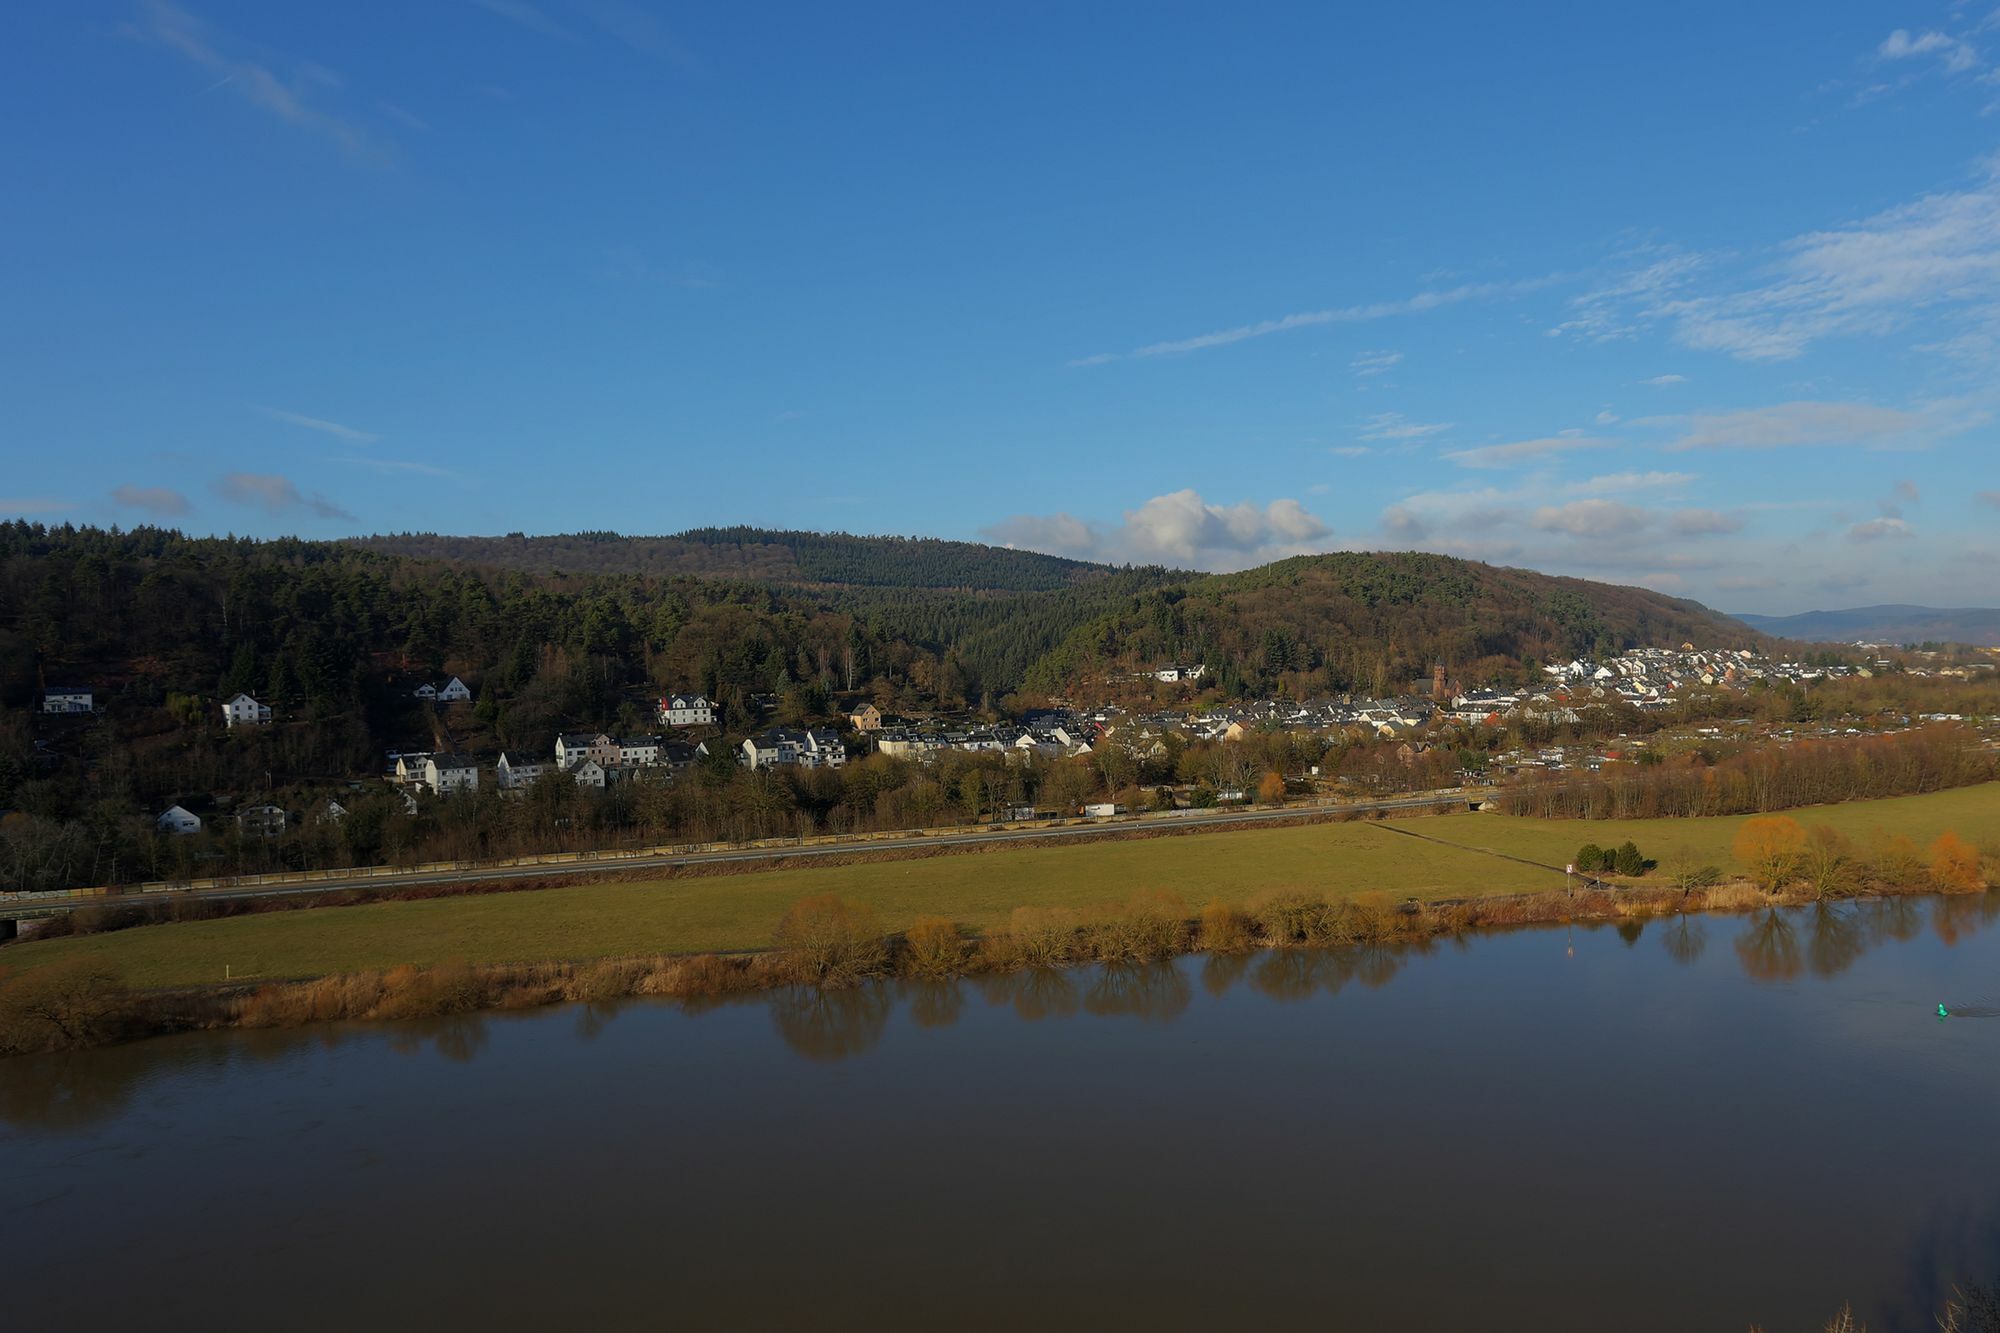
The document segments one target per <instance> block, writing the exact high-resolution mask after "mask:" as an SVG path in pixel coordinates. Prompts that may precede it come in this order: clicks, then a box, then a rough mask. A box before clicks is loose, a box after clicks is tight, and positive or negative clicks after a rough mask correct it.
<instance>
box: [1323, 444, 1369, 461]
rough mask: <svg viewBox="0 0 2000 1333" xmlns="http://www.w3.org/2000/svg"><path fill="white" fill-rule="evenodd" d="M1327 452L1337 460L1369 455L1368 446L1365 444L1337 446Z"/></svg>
mask: <svg viewBox="0 0 2000 1333" xmlns="http://www.w3.org/2000/svg"><path fill="white" fill-rule="evenodd" d="M1327 452H1328V453H1330V454H1332V455H1333V456H1334V457H1335V458H1362V457H1365V456H1366V455H1367V453H1368V446H1367V445H1365V444H1337V445H1335V446H1333V448H1331V449H1329V450H1327Z"/></svg>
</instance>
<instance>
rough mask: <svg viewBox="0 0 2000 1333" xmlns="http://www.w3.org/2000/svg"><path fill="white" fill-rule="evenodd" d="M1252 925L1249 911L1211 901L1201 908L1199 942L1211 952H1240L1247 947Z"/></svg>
mask: <svg viewBox="0 0 2000 1333" xmlns="http://www.w3.org/2000/svg"><path fill="white" fill-rule="evenodd" d="M1253 927H1254V923H1253V922H1252V921H1251V920H1250V915H1249V913H1247V912H1245V911H1244V910H1243V909H1242V908H1240V907H1231V906H1230V905H1229V904H1227V903H1223V902H1212V903H1210V904H1209V905H1208V906H1206V907H1204V908H1202V909H1201V944H1202V947H1203V948H1204V949H1207V950H1209V951H1210V952H1211V953H1240V952H1242V951H1243V950H1245V949H1247V948H1249V947H1250V932H1251V930H1252V929H1253Z"/></svg>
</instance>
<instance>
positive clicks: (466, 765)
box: [424, 754, 479, 796]
mask: <svg viewBox="0 0 2000 1333" xmlns="http://www.w3.org/2000/svg"><path fill="white" fill-rule="evenodd" d="M424 785H425V786H426V787H429V788H430V789H431V790H432V791H434V792H436V793H437V794H438V795H440V796H446V795H449V794H450V793H452V792H455V791H478V790H479V761H478V760H477V759H473V758H471V757H470V756H467V755H462V754H434V755H431V756H430V757H428V758H427V759H425V760H424Z"/></svg>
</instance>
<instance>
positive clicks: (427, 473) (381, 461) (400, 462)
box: [326, 458, 464, 481]
mask: <svg viewBox="0 0 2000 1333" xmlns="http://www.w3.org/2000/svg"><path fill="white" fill-rule="evenodd" d="M326 461H327V462H329V463H347V464H351V465H353V466H355V467H365V468H373V469H374V470H375V471H377V472H409V473H414V474H416V475H417V476H421V477H449V478H451V479H452V480H453V481H463V480H464V478H463V477H462V476H461V475H460V474H459V473H456V472H453V471H452V470H451V469H450V468H446V467H439V466H438V465H437V464H435V463H423V462H418V461H416V460H414V459H408V458H329V459H327V460H326Z"/></svg>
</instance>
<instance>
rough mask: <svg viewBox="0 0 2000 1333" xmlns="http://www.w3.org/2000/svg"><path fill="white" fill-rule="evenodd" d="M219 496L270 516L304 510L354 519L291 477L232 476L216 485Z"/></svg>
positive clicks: (230, 474)
mask: <svg viewBox="0 0 2000 1333" xmlns="http://www.w3.org/2000/svg"><path fill="white" fill-rule="evenodd" d="M215 493H216V494H217V495H219V496H221V497H222V498H223V499H225V500H227V501H229V502H230V503H231V504H241V505H255V506H256V507H258V508H259V509H262V510H264V511H265V512H266V513H270V514H283V513H289V512H291V511H293V510H298V509H303V510H305V511H307V512H308V513H311V514H313V515H316V516H317V517H319V518H344V519H349V520H352V519H353V517H354V515H352V514H350V513H348V512H347V511H346V510H345V509H342V508H341V507H340V506H339V505H337V504H335V503H333V501H331V500H329V499H327V498H326V497H325V496H323V495H320V494H318V493H314V494H312V495H307V494H305V493H304V492H302V491H300V490H299V488H298V486H297V484H296V483H294V482H293V481H292V479H291V478H289V477H282V476H279V475H278V474H276V473H270V472H231V473H229V474H227V475H226V476H224V477H222V478H221V479H220V480H218V481H217V482H216V483H215Z"/></svg>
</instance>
